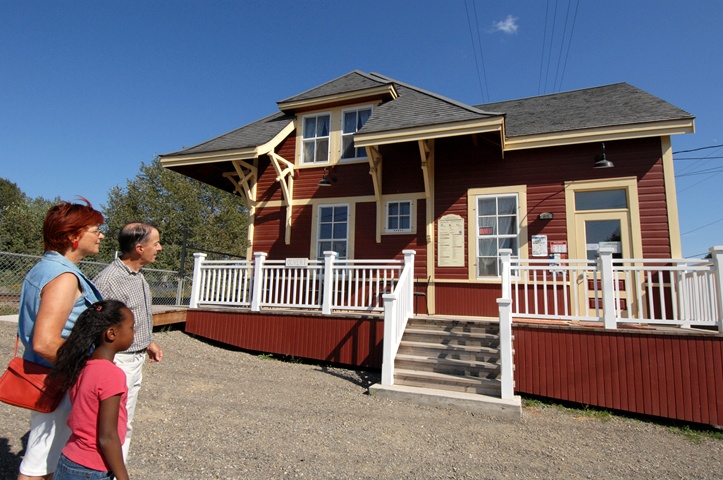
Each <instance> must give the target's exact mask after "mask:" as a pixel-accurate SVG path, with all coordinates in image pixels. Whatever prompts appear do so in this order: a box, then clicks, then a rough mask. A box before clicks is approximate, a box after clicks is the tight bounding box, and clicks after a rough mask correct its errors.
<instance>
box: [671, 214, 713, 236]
mask: <svg viewBox="0 0 723 480" xmlns="http://www.w3.org/2000/svg"><path fill="white" fill-rule="evenodd" d="M719 222H723V218H719V219H718V220H716V221H714V222H710V223H707V224H705V225H703V226H702V227H698V228H694V229H693V230H689V231H687V232H685V233H681V234H680V236H681V237H682V236H683V235H688V234H689V233H693V232H697V231H698V230H702V229H703V228H705V227H710V226H711V225H714V224H716V223H719Z"/></svg>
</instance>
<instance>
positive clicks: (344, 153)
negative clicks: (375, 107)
mask: <svg viewBox="0 0 723 480" xmlns="http://www.w3.org/2000/svg"><path fill="white" fill-rule="evenodd" d="M371 114H372V109H371V107H365V108H359V109H356V110H345V111H344V112H343V115H342V125H341V158H342V159H351V158H366V156H367V153H366V149H364V148H355V147H354V134H355V133H356V132H357V131H358V130H359V129H360V128H362V127H363V126H364V124H365V123H366V121H367V120H369V117H370V116H371Z"/></svg>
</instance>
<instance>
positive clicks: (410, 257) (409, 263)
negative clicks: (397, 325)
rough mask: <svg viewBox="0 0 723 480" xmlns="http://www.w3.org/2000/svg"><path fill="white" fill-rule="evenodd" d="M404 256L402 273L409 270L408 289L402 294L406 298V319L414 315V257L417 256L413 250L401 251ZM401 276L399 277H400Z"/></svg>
mask: <svg viewBox="0 0 723 480" xmlns="http://www.w3.org/2000/svg"><path fill="white" fill-rule="evenodd" d="M402 253H403V254H404V268H403V269H402V271H403V272H404V271H405V270H407V269H409V277H408V278H409V288H408V289H407V291H406V292H402V293H403V294H404V295H405V296H406V297H407V298H406V304H407V312H406V315H407V318H409V317H411V316H412V315H413V313H414V256H415V255H416V254H417V252H416V251H415V250H402ZM400 276H401V275H400Z"/></svg>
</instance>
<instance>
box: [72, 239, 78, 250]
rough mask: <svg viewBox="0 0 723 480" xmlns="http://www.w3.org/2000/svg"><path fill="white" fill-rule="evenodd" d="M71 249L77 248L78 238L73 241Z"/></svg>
mask: <svg viewBox="0 0 723 480" xmlns="http://www.w3.org/2000/svg"><path fill="white" fill-rule="evenodd" d="M73 249H74V250H77V249H78V240H76V241H74V242H73Z"/></svg>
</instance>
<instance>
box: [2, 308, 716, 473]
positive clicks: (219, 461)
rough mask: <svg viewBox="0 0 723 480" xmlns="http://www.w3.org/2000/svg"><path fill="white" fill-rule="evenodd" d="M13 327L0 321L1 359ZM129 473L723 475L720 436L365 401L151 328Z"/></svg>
mask: <svg viewBox="0 0 723 480" xmlns="http://www.w3.org/2000/svg"><path fill="white" fill-rule="evenodd" d="M15 328H16V327H15V325H14V324H12V323H7V322H0V361H1V362H2V365H6V364H7V362H8V361H9V360H10V357H11V356H12V348H13V343H14V335H15ZM157 340H158V342H159V343H160V344H161V345H162V347H163V349H164V354H165V358H164V361H163V362H162V363H159V364H149V365H147V366H146V367H145V370H144V374H145V378H144V382H143V389H142V391H141V396H140V400H139V405H138V408H137V410H136V418H135V422H134V425H135V434H134V437H133V443H132V445H131V457H130V459H129V465H128V466H129V471H130V474H131V477H132V478H136V479H151V478H153V479H159V480H163V479H174V480H182V479H206V478H223V479H239V478H263V479H266V478H269V479H275V478H309V479H352V478H353V479H364V478H374V479H379V478H385V479H386V478H389V479H420V478H460V479H465V478H475V479H476V478H487V479H496V478H565V479H577V478H606V479H608V478H609V479H613V478H624V479H631V478H723V441H721V440H716V439H711V438H708V437H703V438H702V441H700V442H695V441H692V440H691V439H690V438H687V437H686V436H684V435H681V434H680V433H676V432H675V431H673V430H671V429H668V428H666V427H664V426H662V425H660V424H656V423H652V422H647V421H639V420H634V419H628V418H620V417H611V418H608V419H607V420H606V419H601V418H599V417H598V416H590V415H585V414H584V412H580V411H574V410H569V409H561V408H557V407H551V406H533V407H525V408H524V410H523V416H522V420H521V421H519V422H512V421H503V420H499V419H495V418H489V417H485V416H481V415H474V414H470V413H466V412H460V411H455V410H447V409H441V408H434V407H428V406H419V405H414V404H408V403H403V402H397V401H392V400H385V399H379V398H375V397H371V396H369V394H368V387H369V385H371V384H372V383H375V382H377V381H378V380H379V375H378V373H376V372H373V373H369V372H363V371H354V370H345V369H341V368H331V367H322V366H317V365H308V364H302V363H293V362H281V361H277V360H274V359H270V358H267V357H264V356H254V355H250V354H247V353H244V352H240V351H236V350H233V349H229V348H225V347H223V346H220V345H216V344H212V343H209V342H206V341H203V340H201V339H196V338H193V337H191V336H189V335H186V334H184V333H183V332H182V331H179V330H171V331H165V332H159V333H157ZM0 419H1V420H0V478H2V479H11V478H12V479H14V478H15V472H17V467H18V465H19V463H20V460H21V457H22V450H23V441H24V440H26V438H27V437H26V434H27V429H28V413H27V411H25V410H22V409H18V408H14V407H10V406H8V405H5V404H0Z"/></svg>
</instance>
